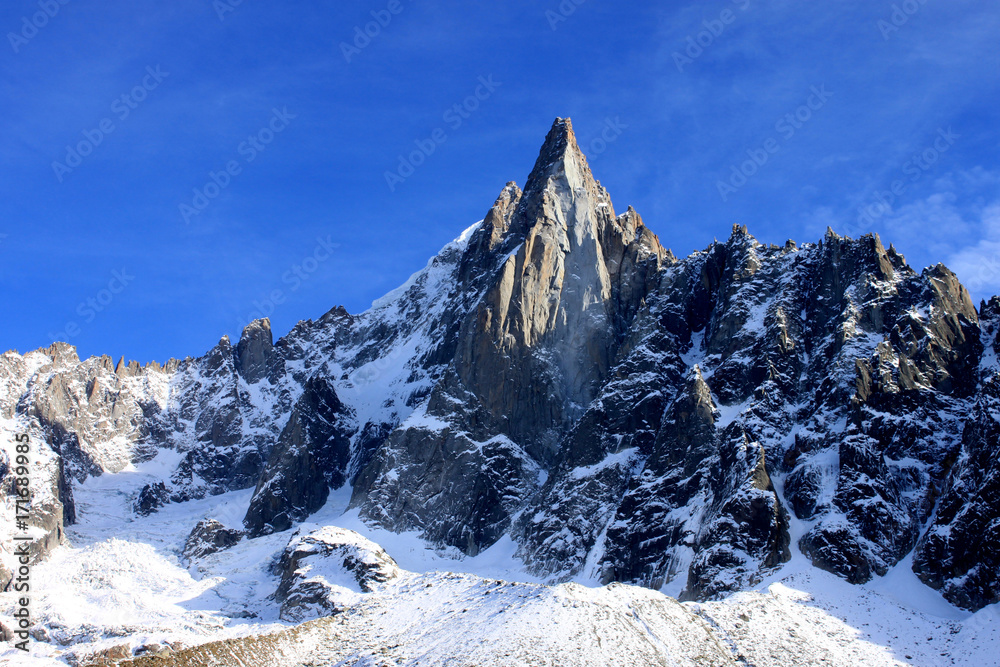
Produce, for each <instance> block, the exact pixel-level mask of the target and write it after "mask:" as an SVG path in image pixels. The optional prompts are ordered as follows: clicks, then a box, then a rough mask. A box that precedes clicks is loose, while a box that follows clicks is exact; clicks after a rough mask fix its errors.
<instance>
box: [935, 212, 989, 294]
mask: <svg viewBox="0 0 1000 667" xmlns="http://www.w3.org/2000/svg"><path fill="white" fill-rule="evenodd" d="M978 223H979V227H980V230H981V231H980V233H981V235H982V236H981V238H980V239H979V241H978V242H977V243H975V244H974V245H970V246H966V247H964V248H961V249H960V250H958V251H956V252H955V253H953V254H952V255H951V256H950V257H949V258H948V262H947V264H948V266H949V268H951V270H952V271H954V272H955V273H956V274H958V277H959V279H961V280H962V282H963V283H964V284H965V286H966V287H967V288H968V289H969V292H971V293H972V296H973V297H974V298H977V299H986V298H988V297H989V296H992V295H994V294H1000V200H998V201H995V202H993V203H992V204H990V205H989V206H987V207H986V208H985V209H984V210H983V211H982V215H981V216H980V219H979V221H978Z"/></svg>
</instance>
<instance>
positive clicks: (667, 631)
mask: <svg viewBox="0 0 1000 667" xmlns="http://www.w3.org/2000/svg"><path fill="white" fill-rule="evenodd" d="M169 463H170V462H169V461H167V460H165V459H164V460H159V458H158V459H156V460H154V461H151V462H148V463H145V464H141V465H140V466H139V468H138V469H136V470H127V471H123V472H120V473H117V474H113V475H105V476H102V477H101V478H96V479H90V480H88V481H87V482H86V483H84V484H83V485H82V486H81V488H80V489H79V491H78V502H79V504H80V508H81V520H80V522H79V523H78V524H77V525H76V526H74V527H73V528H71V529H70V532H69V541H70V543H71V544H70V545H64V546H62V547H59V548H57V549H56V550H55V551H54V552H53V553H52V554H51V556H50V557H49V558H48V559H47V560H46V561H44V562H42V563H40V564H38V565H37V566H36V568H35V573H34V577H35V581H36V584H37V590H39V591H40V592H41V597H40V598H39V599H38V600H37V601H36V604H35V607H34V609H33V613H34V614H35V619H36V621H37V626H36V628H35V631H34V634H35V636H36V637H37V638H38V639H37V640H36V641H34V642H32V644H31V653H29V654H27V655H23V654H22V653H21V652H20V651H17V650H15V649H13V648H6V649H3V650H0V660H2V661H4V664H13V665H16V664H25V665H28V664H30V665H47V664H51V665H53V666H55V665H63V664H66V662H69V663H70V664H86V663H87V662H88V661H90V660H94V659H97V658H100V657H112V656H118V657H121V658H124V657H141V656H143V655H146V656H149V655H156V654H161V655H160V657H157V658H156V659H155V664H157V665H161V666H166V665H208V664H224V665H243V666H244V667H250V666H251V665H261V666H262V667H263V666H270V665H282V664H287V665H305V664H375V665H378V664H410V665H498V666H499V665H536V664H552V665H594V666H597V665H601V666H604V665H635V664H643V665H645V664H650V665H656V664H663V665H675V664H676V665H684V664H691V665H747V664H750V665H757V666H766V665H774V666H779V665H780V666H784V665H790V664H825V665H844V666H845V667H846V666H851V667H853V666H855V665H872V666H879V665H928V666H929V665H967V664H976V665H987V664H992V662H991V661H992V660H993V656H995V655H996V651H997V650H1000V631H998V626H1000V623H998V621H1000V618H997V612H996V609H995V608H992V607H991V608H989V609H985V610H983V611H981V612H979V613H978V614H975V615H973V614H970V613H968V612H964V611H962V610H960V609H958V608H955V607H953V606H951V605H950V604H948V603H947V602H946V601H944V600H943V599H942V598H941V597H940V595H939V594H937V593H936V592H934V591H932V590H931V589H929V588H926V587H924V586H922V585H921V584H919V582H917V581H916V578H915V576H914V575H913V573H912V572H910V571H909V569H908V567H905V566H897V568H895V569H894V570H893V571H892V572H890V574H889V575H888V576H887V577H886V578H885V579H880V580H876V581H875V582H872V583H869V584H866V585H852V584H849V583H847V582H845V581H843V580H842V579H840V578H838V577H836V576H834V575H832V574H829V573H826V572H822V571H820V570H817V569H816V568H814V567H812V566H811V564H810V563H809V561H808V560H807V559H806V558H805V557H804V556H802V555H801V554H799V553H798V552H797V551H796V552H795V557H794V558H793V559H792V561H790V563H788V564H787V565H786V566H784V568H783V569H782V570H781V571H779V572H778V573H776V574H775V575H773V576H772V577H770V578H769V579H768V580H765V581H764V582H762V583H761V584H760V585H758V586H757V587H755V588H754V589H751V590H748V591H746V592H742V593H738V594H735V595H733V596H731V597H729V598H727V599H725V600H722V601H715V602H702V603H695V602H686V603H677V602H676V601H674V600H672V599H671V598H668V597H666V596H664V595H663V594H662V593H659V592H656V591H652V590H649V589H644V588H638V587H634V586H628V585H621V584H614V585H612V586H610V587H595V586H594V582H586V583H589V584H590V585H589V586H588V585H581V583H571V584H561V585H557V586H546V585H543V584H541V583H539V582H537V581H535V582H531V581H530V580H531V579H532V577H530V575H526V574H525V573H523V572H519V571H517V562H516V560H514V559H513V558H512V555H513V548H511V547H505V546H504V545H502V544H501V545H497V546H495V547H494V548H492V549H489V550H487V551H485V552H483V553H481V554H479V555H478V556H476V557H473V558H468V557H462V556H461V554H460V553H458V552H457V551H451V552H436V551H435V550H434V549H432V548H431V547H430V546H429V545H428V544H427V543H426V542H425V541H423V540H422V539H420V537H419V536H418V535H416V534H413V533H411V534H409V535H396V534H393V533H388V532H386V531H384V530H382V529H378V528H369V527H367V526H365V524H364V523H363V522H361V521H360V520H359V518H358V516H357V514H356V512H351V513H348V514H346V515H345V514H344V512H343V510H344V507H345V503H346V502H347V501H348V496H347V494H345V493H337V494H334V495H333V496H332V497H331V499H330V500H329V501H328V503H327V506H325V507H324V508H323V509H322V510H320V512H318V513H317V514H316V515H314V518H315V519H316V520H317V523H315V524H311V525H303V526H301V528H300V529H299V530H295V529H289V530H287V531H283V532H278V533H273V534H271V535H267V536H263V537H259V538H253V539H243V540H241V541H239V542H237V543H236V544H235V545H234V546H232V547H230V548H228V549H225V550H222V551H219V552H217V553H212V554H208V555H205V556H202V557H198V558H195V559H193V560H192V561H191V562H190V563H185V561H183V559H182V558H181V557H180V552H181V549H182V547H183V545H184V542H185V538H186V535H187V533H188V532H189V531H190V530H191V529H192V528H193V527H194V525H195V523H196V522H197V521H198V520H199V519H198V518H200V517H209V518H212V519H215V520H217V521H219V522H220V523H222V524H224V525H229V526H234V527H235V526H238V525H239V523H240V519H241V516H242V511H243V508H244V507H245V506H246V503H247V501H248V494H249V492H248V491H235V492H229V493H226V494H222V495H218V496H211V497H208V498H205V499H201V500H191V501H186V502H183V503H175V504H171V505H169V506H167V507H165V508H164V509H163V510H161V511H160V512H158V513H154V514H152V515H149V516H144V517H143V516H139V517H133V518H132V519H131V520H130V521H128V522H126V523H124V524H122V522H121V521H120V520H119V519H118V517H119V516H120V514H121V513H122V512H124V511H126V510H127V509H128V505H129V496H130V495H131V493H134V492H135V490H137V489H138V488H141V486H142V485H143V484H145V483H148V480H149V479H156V478H157V477H158V475H160V474H162V473H161V471H160V470H159V469H161V468H163V467H167V468H169V465H168V464H169ZM112 481H113V482H114V483H111V482H112ZM337 525H340V526H343V528H336V527H334V526H337ZM353 530H358V531H364V532H365V533H366V536H365V537H362V536H360V535H358V534H357V533H355V532H352V531H353ZM372 540H378V541H383V542H385V544H387V545H389V553H388V554H387V553H386V552H384V551H382V549H381V548H380V547H379V546H377V545H376V544H375V542H373V541H372ZM295 553H297V554H299V557H298V558H297V559H296V561H295V562H294V563H293V562H291V561H290V560H284V559H283V555H287V554H295ZM390 557H391V558H390ZM393 559H398V561H399V564H400V565H401V566H402V567H403V568H405V569H400V568H399V567H397V566H396V565H395V563H394V562H393ZM358 564H362V567H359V566H358ZM458 572H464V574H459V573H458ZM517 581H521V582H526V583H515V582H517ZM286 582H290V585H288V586H286V587H285V590H284V593H283V596H284V597H283V598H282V599H280V600H279V597H281V595H282V594H281V593H280V591H281V590H282V587H283V585H284V584H285V583H286ZM361 582H366V583H365V585H361ZM296 596H297V597H296ZM282 600H283V601H282ZM2 601H3V602H2V604H5V605H6V604H8V603H9V602H10V596H9V595H6V594H5V595H4V596H3V598H2ZM289 602H291V604H290V605H289ZM285 609H293V610H294V611H295V613H294V614H292V615H291V616H290V617H289V618H286V619H285V620H282V619H281V618H279V613H281V611H282V610H285ZM311 618H319V620H318V621H312V620H309V619H311ZM303 621H304V622H305V623H304V624H298V623H301V622H303ZM7 646H8V647H9V645H7ZM150 660H152V658H150ZM341 661H342V662H341ZM138 664H145V663H143V662H141V661H140V662H138ZM150 664H153V663H150Z"/></svg>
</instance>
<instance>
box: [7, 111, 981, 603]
mask: <svg viewBox="0 0 1000 667" xmlns="http://www.w3.org/2000/svg"><path fill="white" fill-rule="evenodd" d="M660 230H661V232H662V233H664V234H665V235H666V236H667V237H669V224H664V225H663V226H661V227H660ZM998 345H1000V299H997V298H996V297H994V298H993V299H992V300H991V301H990V302H989V303H983V304H981V305H980V306H979V307H978V308H977V307H976V306H975V305H974V304H973V303H972V301H971V300H970V297H969V293H968V292H967V291H966V289H965V288H964V287H963V286H962V285H961V284H960V282H959V281H958V279H957V278H956V277H955V275H954V274H953V273H952V272H951V271H949V270H948V269H947V268H945V267H944V266H943V265H940V264H939V265H937V266H934V267H930V268H927V269H924V270H922V271H917V270H914V269H913V268H911V267H910V266H908V265H907V263H906V261H905V259H904V258H903V256H902V255H900V254H899V253H898V252H897V251H896V250H895V249H894V248H893V247H892V246H891V245H890V246H889V247H888V248H886V247H885V245H884V244H883V242H882V241H881V240H880V239H879V237H878V236H876V235H867V236H863V237H861V238H859V239H851V238H846V237H842V236H839V235H837V234H836V233H834V232H833V231H832V230H828V231H827V233H826V235H825V236H824V237H823V238H822V239H820V240H818V241H817V242H814V243H804V244H802V245H798V244H796V243H794V242H792V241H788V242H786V243H783V244H782V245H773V244H768V243H762V242H760V241H758V240H757V239H755V238H754V237H753V236H752V235H751V234H750V232H749V231H748V230H747V229H746V228H745V227H742V226H734V227H733V229H732V233H731V235H730V236H729V238H728V240H726V241H725V242H715V243H713V244H712V245H710V246H709V247H707V248H706V249H705V250H703V251H701V252H695V253H693V254H691V255H690V256H688V257H686V258H683V259H678V258H677V257H675V256H674V254H673V253H672V252H671V251H670V250H667V249H666V248H665V247H664V245H663V244H662V243H661V240H660V238H658V237H657V235H656V234H654V233H653V232H652V231H651V230H650V229H649V228H648V227H646V225H645V223H644V221H643V219H642V218H641V217H640V216H639V214H638V213H637V212H636V211H635V210H633V209H632V208H628V209H627V210H626V211H625V212H623V213H617V212H616V211H615V208H614V206H613V204H612V202H611V197H610V196H609V194H608V192H607V191H606V190H605V189H604V188H603V187H602V186H601V184H600V183H599V182H598V181H597V180H596V179H595V178H594V176H593V174H592V173H591V170H590V167H589V166H588V163H587V160H586V158H585V157H584V155H583V153H582V152H581V150H580V147H579V146H578V145H577V141H576V138H575V136H574V133H573V128H572V125H571V123H570V121H569V119H557V120H556V122H555V124H554V125H553V126H552V129H551V130H550V131H549V133H548V136H547V137H546V139H545V142H544V145H543V146H542V149H541V152H540V153H539V157H538V160H537V162H536V163H535V166H534V168H533V169H532V171H531V173H530V175H529V176H528V179H527V181H526V183H525V185H524V188H523V189H521V188H519V187H518V185H516V184H515V183H508V184H507V185H506V186H504V187H503V189H502V190H501V192H500V194H499V196H498V197H497V199H496V202H495V203H494V204H493V206H492V208H490V209H489V210H488V211H487V212H486V216H485V218H484V219H483V220H482V221H481V222H480V223H477V224H476V225H474V226H472V227H471V228H469V229H468V230H466V231H465V232H464V233H463V234H462V235H461V236H460V237H459V238H458V239H456V240H455V241H454V242H452V243H450V244H448V245H447V246H445V247H444V248H443V249H442V250H441V252H440V253H439V254H438V255H437V256H435V257H433V258H432V259H431V260H430V262H429V263H428V264H427V266H426V268H424V269H423V270H421V271H419V272H418V273H416V274H414V275H413V276H412V277H411V279H410V280H409V281H408V282H407V283H406V284H405V285H403V286H402V287H400V288H399V289H397V290H395V291H394V292H392V293H391V294H389V295H387V296H386V297H384V298H382V299H380V300H378V301H376V302H375V303H374V304H373V306H372V308H371V309H370V310H368V311H366V312H364V313H361V314H359V315H352V314H350V313H348V312H347V311H345V310H344V309H343V308H334V309H333V310H331V311H329V312H328V313H326V314H325V315H323V316H322V317H320V318H319V319H317V320H308V321H304V322H300V323H299V324H298V325H297V326H296V327H295V328H294V329H293V330H292V331H290V332H289V333H288V334H287V335H285V336H284V337H282V338H280V339H279V340H277V341H276V342H275V341H274V340H273V337H272V332H271V328H270V323H269V322H268V321H267V320H261V321H257V322H253V323H251V324H250V325H249V326H247V328H246V329H245V330H244V332H243V334H242V336H241V339H240V340H239V342H238V343H237V344H236V345H233V344H232V343H231V342H230V340H229V339H228V338H223V339H222V340H220V341H219V343H218V345H216V346H215V347H214V348H213V349H211V350H209V351H208V352H207V353H206V354H205V355H204V356H202V357H200V358H197V359H194V358H187V359H184V360H171V361H169V362H167V363H166V364H165V365H163V366H160V365H157V364H149V365H146V366H140V365H139V364H137V363H135V362H131V363H126V362H125V361H124V360H121V361H119V362H117V363H114V362H113V360H112V359H111V358H110V357H99V358H91V359H87V360H83V361H81V360H80V359H79V358H78V357H77V355H76V352H75V350H74V348H72V347H71V346H69V345H66V344H63V343H55V344H53V345H52V346H51V347H48V348H44V349H41V350H37V351H34V352H30V353H28V354H25V355H23V356H22V355H20V354H17V353H14V352H8V353H6V354H4V355H3V356H2V357H0V416H2V418H3V419H4V420H5V422H4V423H5V424H7V426H5V427H4V428H5V429H7V430H11V429H13V428H15V427H14V426H11V425H12V424H13V425H17V427H18V428H23V429H25V430H26V431H27V432H28V433H30V434H31V435H32V441H33V448H34V449H33V456H34V460H35V461H36V462H37V466H38V467H37V469H36V473H35V474H36V480H35V481H34V484H35V485H36V492H37V499H38V503H39V504H38V507H39V512H37V513H36V514H35V516H34V520H35V521H36V523H37V524H38V528H39V529H40V531H39V535H42V534H44V537H43V538H40V539H39V540H38V541H37V544H38V545H39V546H38V547H37V549H36V552H37V553H36V555H37V556H39V557H41V556H44V555H45V553H46V552H48V551H50V550H51V549H53V548H54V547H55V546H56V545H57V544H58V543H59V542H60V541H61V540H62V539H63V534H64V527H65V526H66V525H69V524H71V523H72V522H73V521H74V520H77V519H80V518H81V516H82V515H83V514H84V513H85V512H86V511H87V508H86V507H85V506H77V505H74V495H73V493H74V489H75V488H78V487H79V485H81V484H83V483H84V482H86V481H87V480H88V479H93V478H95V477H98V476H101V475H105V474H108V473H117V472H119V471H122V470H126V469H128V468H129V466H133V465H137V464H141V463H143V462H148V461H153V460H155V461H157V462H165V463H164V464H163V466H162V470H163V474H162V475H161V477H160V479H158V480H157V481H155V482H151V483H149V484H146V485H144V487H143V488H141V489H138V490H136V491H135V492H134V493H133V494H132V495H131V496H130V497H129V507H130V512H132V513H134V514H137V515H147V516H148V515H155V514H156V513H157V512H162V511H164V510H165V508H167V507H168V506H171V505H174V504H176V503H181V502H187V501H194V500H198V499H204V498H207V497H211V496H215V495H218V494H222V493H227V492H230V491H234V490H239V489H247V490H250V489H252V490H253V491H252V496H248V497H249V498H250V499H249V502H248V503H247V505H246V506H245V507H243V508H241V514H243V512H245V514H243V530H245V536H244V535H243V533H242V532H240V531H239V530H235V529H230V531H231V532H222V533H220V532H219V531H220V529H222V526H221V525H216V524H212V523H210V522H206V523H204V524H199V527H198V530H197V532H196V533H194V534H193V535H192V537H191V541H190V545H189V547H190V548H189V549H188V551H187V552H185V553H186V556H188V557H192V558H194V557H196V556H197V555H199V554H205V553H210V552H213V551H215V550H218V549H225V548H227V546H228V545H231V544H234V543H237V542H240V541H241V540H242V541H244V542H245V541H247V540H249V541H251V542H252V541H253V540H266V539H268V537H269V536H271V535H274V534H276V533H278V532H281V531H286V530H289V529H292V528H294V527H296V526H297V525H300V524H301V523H302V522H303V521H306V520H308V519H309V518H310V517H311V516H312V515H314V514H315V513H316V512H318V511H320V510H321V509H323V508H324V507H325V506H326V505H327V504H328V501H329V499H330V498H331V497H332V495H333V494H341V495H345V496H349V498H350V501H349V510H348V511H351V512H356V513H357V514H358V516H359V517H360V519H361V520H362V521H363V522H364V523H365V524H367V525H369V526H373V527H379V528H382V529H385V530H388V531H391V532H393V533H404V532H415V533H416V534H418V535H419V536H420V537H421V538H423V540H425V541H426V542H428V543H430V544H432V545H436V546H439V547H441V548H451V549H453V550H454V549H457V550H458V551H460V552H461V553H463V554H465V555H467V556H475V555H477V554H479V553H480V552H482V551H484V550H486V549H488V548H490V547H491V546H493V545H495V544H497V543H498V542H501V541H508V542H509V543H510V544H511V545H512V546H511V547H510V548H511V550H512V551H513V552H514V553H515V557H516V559H518V560H519V561H520V562H521V563H522V564H523V567H524V569H525V570H526V571H527V572H528V573H530V574H531V575H533V576H535V577H539V578H541V579H542V580H544V581H548V582H550V583H557V582H564V581H570V580H574V581H584V580H586V581H594V582H597V583H604V584H609V583H611V582H625V583H632V584H639V585H641V586H645V587H649V588H654V589H661V590H663V591H665V592H669V593H670V594H671V595H674V596H676V597H679V598H680V599H682V600H684V599H687V600H706V599H713V598H719V597H721V596H723V595H724V594H727V593H729V592H732V591H737V590H741V589H746V588H748V587H751V586H753V585H755V584H756V583H758V582H760V581H761V580H762V578H764V577H765V576H767V575H768V573H770V572H772V571H773V570H775V569H776V568H779V567H780V566H781V565H782V564H783V563H785V562H786V561H788V560H789V559H790V558H792V557H793V556H794V555H795V554H803V555H805V556H806V557H807V558H808V559H810V560H811V562H812V564H813V565H814V566H815V567H816V568H820V569H822V570H825V571H828V572H832V573H834V574H836V575H838V576H840V577H842V578H843V579H845V580H846V581H848V582H851V583H856V584H861V583H865V582H869V581H871V580H872V579H874V578H877V577H880V576H882V575H885V574H886V573H887V572H888V571H889V570H890V569H891V568H894V567H895V566H896V565H897V564H900V563H906V564H907V566H908V567H912V570H913V572H915V573H916V575H917V576H918V577H919V578H920V580H921V581H923V582H924V583H925V584H926V585H927V586H930V587H932V588H934V589H937V590H939V591H940V592H941V593H942V594H943V595H944V596H945V597H946V598H947V599H948V600H949V601H951V602H952V603H954V604H955V605H958V606H961V607H964V608H966V609H969V610H978V609H981V608H983V607H984V606H986V605H989V604H991V603H994V602H997V601H998V600H1000V584H998V581H997V577H996V576H995V575H996V572H997V568H998V567H1000V560H998V559H1000V468H998V466H1000V463H998V461H1000V421H998V419H1000V418H998V415H1000V363H998V361H997V359H998V357H997V352H998ZM0 475H2V476H3V485H4V488H9V487H10V484H11V477H12V475H13V472H12V466H11V461H10V458H9V456H7V457H6V458H2V459H0ZM3 511H4V512H7V513H8V514H10V513H12V512H13V507H12V506H9V507H7V506H5V509H4V510H3ZM203 518H204V517H203V516H194V517H192V520H191V525H192V526H194V525H195V524H196V523H198V522H199V521H201V520H202V519H203ZM125 519H126V518H125V517H123V520H125ZM0 522H2V525H4V526H10V525H13V519H12V517H11V516H3V517H0ZM314 528H315V527H314ZM303 535H305V533H303ZM331 535H332V534H331ZM335 537H337V539H341V538H342V536H339V535H338V536H335ZM327 538H329V539H327ZM332 539H333V537H330V536H324V537H323V539H319V538H317V537H315V535H314V536H313V537H311V538H307V537H302V538H301V539H300V540H299V542H297V543H296V545H297V546H295V547H294V548H289V550H288V552H287V553H286V554H285V555H284V556H283V560H282V561H281V567H284V569H285V570H286V572H285V575H284V578H283V580H282V586H283V588H282V594H281V596H279V597H280V598H281V600H283V601H284V604H285V605H286V606H287V607H288V610H286V612H287V614H288V615H289V616H292V617H296V618H297V617H298V616H297V614H298V612H296V611H294V610H293V607H294V605H292V604H291V603H290V602H289V600H299V602H298V603H297V604H300V605H305V606H306V607H308V606H309V605H314V606H315V605H320V606H322V605H324V604H327V603H326V602H323V600H326V598H325V597H323V596H324V595H327V593H325V592H324V591H326V590H327V589H326V588H324V586H326V584H322V585H321V583H313V584H309V585H308V586H307V585H305V584H304V583H303V582H299V581H298V580H296V579H295V572H294V570H295V567H292V566H291V565H290V563H292V562H293V561H296V559H299V560H303V561H304V559H306V558H307V557H309V558H319V556H315V555H314V554H316V553H320V554H321V555H322V554H328V553H329V554H334V555H333V556H328V557H329V558H340V557H341V556H340V555H339V553H340V552H339V551H337V549H340V548H341V547H339V546H330V544H334V542H331V540H332ZM345 539H346V538H345ZM351 539H354V538H351ZM310 540H312V541H310ZM324 540H325V541H324ZM337 544H339V542H338V543H337ZM352 544H353V543H352ZM307 547H308V548H307ZM352 548H353V547H352ZM364 548H365V549H366V550H368V551H366V553H368V552H369V551H370V552H372V553H375V552H378V553H379V554H381V552H380V551H378V547H377V545H371V544H367V543H366V544H365V545H364ZM296 549H297V550H296ZM352 553H353V552H352ZM2 556H3V559H4V565H5V568H4V569H5V570H6V574H5V575H3V576H4V577H5V578H9V576H10V574H9V572H10V569H11V567H12V566H13V559H12V556H11V554H9V553H3V554H2ZM324 557H327V556H324ZM296 562H297V561H296ZM317 562H318V561H317ZM359 562H360V561H359ZM372 562H377V563H382V564H383V565H385V567H386V568H390V569H391V567H394V565H393V564H392V561H391V559H390V558H389V557H388V556H384V557H383V556H382V555H379V557H378V558H376V559H375V560H373V561H372ZM337 567H341V568H342V567H347V566H343V565H342V564H340V563H339V561H338V563H337ZM348 569H350V568H348ZM338 571H339V570H338ZM2 572H3V569H0V573H2ZM345 576H346V575H345ZM0 583H3V584H5V583H6V581H4V582H0ZM428 585H430V584H428ZM317 591H319V592H317ZM310 595H311V596H312V598H310V597H309V596H310ZM296 596H298V597H296ZM313 598H316V600H319V602H316V601H315V600H313ZM331 604H332V603H331ZM335 606H336V605H334V607H335ZM331 608H332V607H331Z"/></svg>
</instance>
